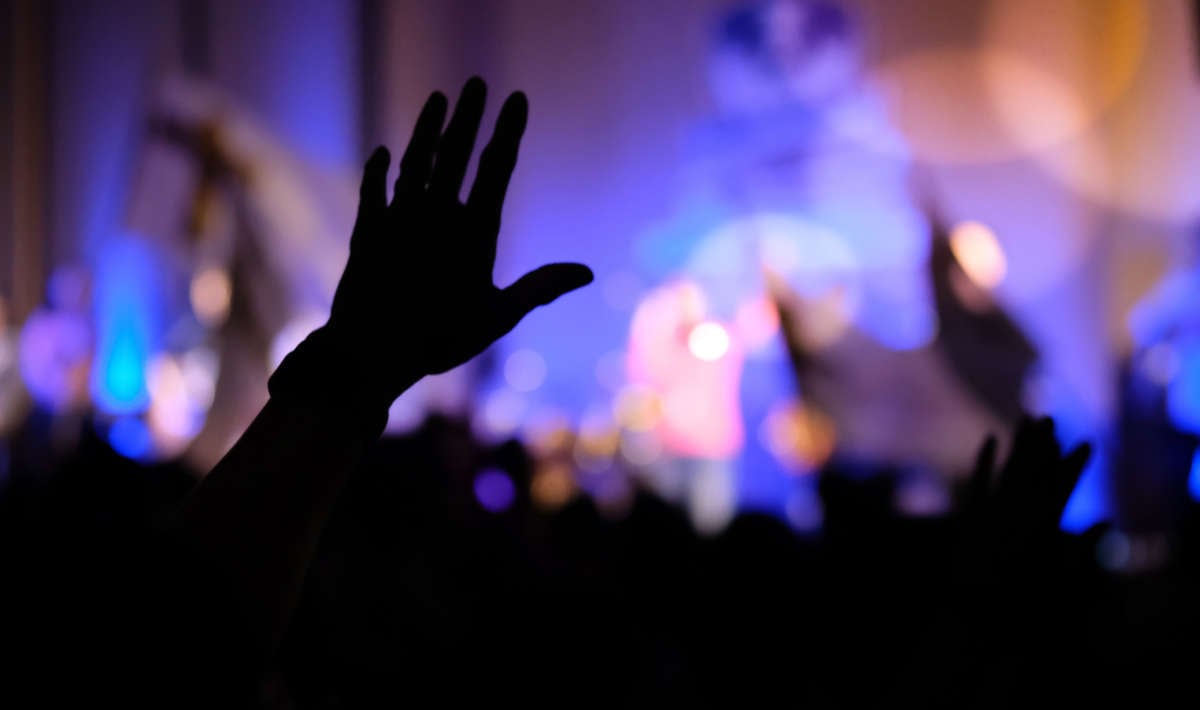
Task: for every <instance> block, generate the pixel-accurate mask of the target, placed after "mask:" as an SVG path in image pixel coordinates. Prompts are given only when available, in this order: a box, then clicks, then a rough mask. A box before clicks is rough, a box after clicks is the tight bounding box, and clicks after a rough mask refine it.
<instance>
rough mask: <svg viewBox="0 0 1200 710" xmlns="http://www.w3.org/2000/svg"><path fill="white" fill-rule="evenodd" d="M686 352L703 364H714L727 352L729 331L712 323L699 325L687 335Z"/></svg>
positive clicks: (707, 322) (706, 322)
mask: <svg viewBox="0 0 1200 710" xmlns="http://www.w3.org/2000/svg"><path fill="white" fill-rule="evenodd" d="M688 350H690V351H691V352H692V355H695V356H696V357H697V358H699V359H701V360H704V361H705V362H716V361H717V360H720V359H721V358H722V357H724V356H725V353H727V352H729V331H727V330H725V327H724V326H722V325H721V324H720V323H714V322H713V321H705V322H703V323H699V324H697V325H696V326H695V327H694V328H692V331H691V332H690V333H688Z"/></svg>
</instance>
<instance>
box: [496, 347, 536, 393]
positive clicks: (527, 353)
mask: <svg viewBox="0 0 1200 710" xmlns="http://www.w3.org/2000/svg"><path fill="white" fill-rule="evenodd" d="M504 381H505V382H507V383H508V386H509V387H512V388H513V389H514V390H516V391H518V392H532V391H534V390H536V389H537V388H538V387H541V386H542V383H543V382H545V381H546V361H545V359H543V358H542V356H541V355H539V354H537V353H536V352H534V351H533V350H530V349H528V348H523V349H521V350H517V351H516V352H514V353H513V354H511V355H509V356H508V359H506V360H505V361H504Z"/></svg>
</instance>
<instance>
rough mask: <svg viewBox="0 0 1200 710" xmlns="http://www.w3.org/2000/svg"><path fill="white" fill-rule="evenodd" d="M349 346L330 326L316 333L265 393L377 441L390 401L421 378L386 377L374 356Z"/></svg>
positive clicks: (280, 369) (287, 360) (298, 348)
mask: <svg viewBox="0 0 1200 710" xmlns="http://www.w3.org/2000/svg"><path fill="white" fill-rule="evenodd" d="M347 342H353V341H352V340H351V339H349V338H346V337H344V336H343V334H341V333H339V332H337V331H336V330H335V329H333V328H331V326H330V325H329V324H326V325H324V326H321V327H320V328H317V329H316V330H314V331H313V332H311V333H309V335H308V337H306V338H305V339H304V340H303V341H302V342H301V343H300V345H298V346H296V349H295V350H293V351H292V352H290V353H288V355H287V357H285V358H284V359H283V362H281V363H280V365H279V367H278V368H277V369H276V370H275V372H274V373H272V375H271V377H270V379H269V380H268V382H267V388H268V391H269V392H270V394H271V399H272V400H273V401H279V402H282V403H284V404H288V405H291V406H301V407H304V408H317V409H319V410H320V411H324V412H328V413H330V414H331V415H334V416H338V417H349V418H350V421H351V422H354V423H360V424H361V425H362V426H363V427H365V428H369V429H370V431H371V433H372V434H373V435H374V436H379V435H380V434H382V433H383V429H384V427H385V426H386V425H387V415H388V409H389V408H390V407H391V404H392V402H393V401H395V399H396V397H398V396H399V395H400V393H401V392H403V391H404V390H406V389H408V388H409V387H411V386H412V385H413V384H415V383H416V382H417V381H418V380H420V379H421V378H420V376H419V375H415V376H414V375H410V374H406V373H388V372H385V371H384V367H385V364H384V363H375V362H371V360H370V355H371V354H372V353H369V352H366V349H365V348H356V347H347V345H346V343H347Z"/></svg>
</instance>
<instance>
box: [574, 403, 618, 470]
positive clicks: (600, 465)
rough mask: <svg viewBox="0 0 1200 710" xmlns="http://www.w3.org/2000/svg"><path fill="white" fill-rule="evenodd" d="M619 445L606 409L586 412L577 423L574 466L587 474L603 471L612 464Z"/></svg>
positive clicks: (615, 429)
mask: <svg viewBox="0 0 1200 710" xmlns="http://www.w3.org/2000/svg"><path fill="white" fill-rule="evenodd" d="M620 443H621V432H620V431H619V430H618V429H617V427H616V425H615V424H614V423H613V421H612V417H611V416H610V415H609V412H608V410H607V409H603V408H594V409H591V410H589V411H588V412H586V413H585V414H584V416H583V418H582V420H581V421H580V423H579V434H578V436H577V437H576V440H575V464H576V465H577V466H579V468H580V469H582V470H584V471H588V472H597V471H603V470H605V469H607V468H609V466H611V464H612V459H613V456H615V455H616V453H617V447H618V446H619V445H620Z"/></svg>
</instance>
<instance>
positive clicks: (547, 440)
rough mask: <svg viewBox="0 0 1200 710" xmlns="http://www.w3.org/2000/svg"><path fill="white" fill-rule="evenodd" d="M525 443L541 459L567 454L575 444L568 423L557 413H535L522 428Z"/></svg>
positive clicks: (573, 435)
mask: <svg viewBox="0 0 1200 710" xmlns="http://www.w3.org/2000/svg"><path fill="white" fill-rule="evenodd" d="M523 430H524V433H525V436H524V437H523V438H524V440H525V443H526V444H527V445H528V446H529V449H530V451H532V452H533V454H534V456H536V457H537V458H541V459H546V458H551V457H554V456H561V455H564V454H568V453H570V451H571V446H572V445H573V444H574V443H575V434H574V433H573V432H572V431H571V426H570V422H569V421H568V420H567V418H566V417H565V416H562V415H561V414H560V413H558V412H537V413H535V414H534V416H532V417H529V418H528V420H527V421H526V422H525V425H524V427H523Z"/></svg>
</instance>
